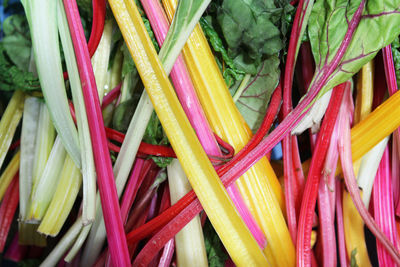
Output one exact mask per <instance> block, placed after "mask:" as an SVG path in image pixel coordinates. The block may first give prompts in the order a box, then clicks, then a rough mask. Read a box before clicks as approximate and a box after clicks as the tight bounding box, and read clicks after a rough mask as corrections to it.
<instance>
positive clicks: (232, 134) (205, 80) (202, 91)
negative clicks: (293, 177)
mask: <svg viewBox="0 0 400 267" xmlns="http://www.w3.org/2000/svg"><path fill="white" fill-rule="evenodd" d="M163 3H164V6H165V9H166V12H167V16H168V17H169V19H170V20H172V16H173V14H174V9H175V6H176V4H177V1H176V0H164V1H163ZM183 55H184V58H185V60H186V63H187V66H188V69H189V72H190V75H191V77H192V80H193V83H194V86H195V88H196V90H197V94H198V96H199V100H200V102H201V104H202V106H203V109H204V111H205V114H206V116H207V119H208V120H209V122H210V124H211V127H212V128H213V130H214V131H215V132H216V133H217V134H218V135H219V136H220V137H222V138H223V139H224V140H225V141H226V142H228V143H229V144H231V145H232V146H233V147H234V148H235V151H239V150H240V149H241V148H242V147H243V146H245V145H246V143H247V142H248V141H249V140H250V138H251V135H252V134H251V131H250V129H249V127H248V126H247V124H246V123H245V121H244V119H243V117H242V116H241V114H240V113H239V111H238V109H237V108H236V106H235V104H234V102H233V99H232V97H231V95H230V93H229V91H228V88H227V86H226V84H225V81H224V79H223V77H222V75H221V73H220V71H219V69H218V66H217V64H216V62H215V59H214V57H213V55H212V52H211V49H210V47H209V45H208V43H207V40H206V39H205V37H204V34H203V32H202V30H201V28H200V27H199V26H198V25H197V26H196V27H195V29H194V31H193V33H192V35H191V36H190V37H189V40H188V42H187V44H186V46H185V47H184V48H183ZM237 185H238V187H239V190H240V193H241V194H242V196H243V199H244V200H245V202H246V204H247V205H248V207H249V209H250V211H251V213H252V214H253V215H254V217H255V219H256V221H257V223H258V224H259V225H260V227H261V229H262V230H263V232H264V234H265V236H266V238H267V242H268V245H267V246H266V248H265V250H264V253H265V255H266V256H267V258H268V259H269V261H270V262H271V264H272V265H273V266H294V264H295V250H294V245H293V243H292V240H291V237H290V234H289V231H288V228H287V226H286V222H285V219H284V216H283V214H282V211H281V208H282V209H283V208H284V201H283V193H282V190H281V187H280V184H279V181H278V179H277V177H276V175H275V173H274V171H273V169H272V167H271V165H270V164H269V162H268V160H267V159H266V158H263V159H262V160H260V161H259V162H258V163H257V164H255V165H254V166H253V167H252V168H251V169H250V170H248V171H247V172H246V174H245V175H243V176H242V177H241V178H240V179H238V182H237ZM279 204H281V205H279Z"/></svg>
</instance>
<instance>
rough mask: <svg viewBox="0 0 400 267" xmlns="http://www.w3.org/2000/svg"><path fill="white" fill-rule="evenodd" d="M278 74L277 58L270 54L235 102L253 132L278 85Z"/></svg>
mask: <svg viewBox="0 0 400 267" xmlns="http://www.w3.org/2000/svg"><path fill="white" fill-rule="evenodd" d="M279 75H280V71H279V58H278V57H276V56H271V57H269V58H268V59H266V60H265V61H264V62H263V63H262V64H261V65H260V67H259V69H258V72H257V74H256V75H254V76H253V77H252V78H251V79H250V81H249V83H248V85H247V86H246V88H245V89H244V91H243V92H242V93H241V95H240V98H239V99H238V100H237V102H236V106H237V107H238V109H239V111H240V113H241V114H242V115H243V117H244V119H245V121H246V122H247V124H248V125H249V127H250V129H251V130H252V131H253V132H255V131H257V129H258V127H259V126H260V124H261V122H262V120H263V118H264V115H265V110H266V109H267V106H268V101H269V99H270V97H271V94H272V93H273V91H274V89H275V88H276V86H277V85H278V82H279Z"/></svg>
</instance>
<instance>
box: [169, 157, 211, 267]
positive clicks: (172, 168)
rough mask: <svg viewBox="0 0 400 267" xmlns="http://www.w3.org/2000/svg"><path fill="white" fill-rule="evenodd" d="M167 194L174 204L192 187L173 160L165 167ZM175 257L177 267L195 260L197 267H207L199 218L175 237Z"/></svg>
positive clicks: (187, 264)
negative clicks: (166, 172)
mask: <svg viewBox="0 0 400 267" xmlns="http://www.w3.org/2000/svg"><path fill="white" fill-rule="evenodd" d="M167 171H168V183H169V190H170V191H169V192H170V197H171V204H175V203H176V202H177V201H178V200H179V199H180V198H181V197H182V196H184V195H185V194H186V193H188V192H189V191H190V190H191V189H192V187H191V186H190V183H189V181H188V180H187V178H186V176H185V173H184V172H183V170H182V167H181V166H180V163H179V161H178V160H176V159H175V160H173V161H172V163H171V164H170V165H169V166H167ZM175 244H176V257H177V264H178V266H189V265H190V264H191V263H192V262H193V259H196V265H197V266H208V261H207V254H206V248H205V245H204V237H203V229H202V227H201V222H200V216H199V215H197V216H196V217H194V218H193V220H191V221H190V222H189V223H188V224H187V225H186V226H185V227H184V228H182V230H181V231H180V232H179V233H178V234H177V235H176V236H175Z"/></svg>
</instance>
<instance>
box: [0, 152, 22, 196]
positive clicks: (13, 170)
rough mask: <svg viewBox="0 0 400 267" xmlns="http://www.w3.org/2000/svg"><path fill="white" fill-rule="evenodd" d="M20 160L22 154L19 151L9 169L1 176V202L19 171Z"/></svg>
mask: <svg viewBox="0 0 400 267" xmlns="http://www.w3.org/2000/svg"><path fill="white" fill-rule="evenodd" d="M20 158H21V152H20V151H18V152H17V153H16V154H15V155H14V156H13V158H12V159H11V161H10V163H9V164H8V165H7V168H6V169H5V170H4V171H3V173H2V174H1V176H0V202H1V200H2V199H3V196H4V194H5V192H6V190H7V188H8V187H9V185H10V183H11V181H12V179H13V178H14V176H15V175H16V174H17V172H18V170H19V163H20Z"/></svg>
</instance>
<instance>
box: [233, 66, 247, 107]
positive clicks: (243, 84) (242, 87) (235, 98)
mask: <svg viewBox="0 0 400 267" xmlns="http://www.w3.org/2000/svg"><path fill="white" fill-rule="evenodd" d="M250 78H251V75H250V74H248V73H247V74H246V75H245V76H244V78H243V80H242V82H241V83H240V85H239V88H238V89H237V90H236V92H235V94H234V96H233V97H232V98H233V102H235V103H236V101H238V99H239V98H240V96H241V95H242V93H243V91H244V90H245V89H246V86H247V84H248V83H249V80H250Z"/></svg>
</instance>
